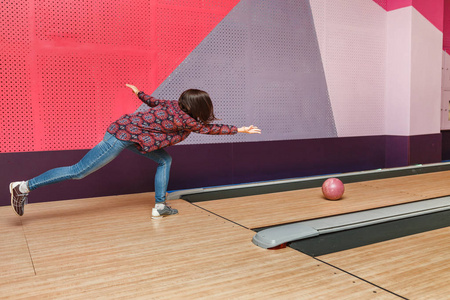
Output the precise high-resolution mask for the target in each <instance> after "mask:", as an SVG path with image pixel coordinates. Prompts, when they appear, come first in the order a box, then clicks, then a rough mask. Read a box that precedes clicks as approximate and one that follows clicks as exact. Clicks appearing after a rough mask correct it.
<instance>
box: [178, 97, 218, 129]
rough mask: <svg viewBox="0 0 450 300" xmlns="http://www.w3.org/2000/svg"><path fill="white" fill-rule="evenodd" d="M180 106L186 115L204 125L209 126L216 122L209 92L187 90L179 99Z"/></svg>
mask: <svg viewBox="0 0 450 300" xmlns="http://www.w3.org/2000/svg"><path fill="white" fill-rule="evenodd" d="M178 104H179V105H180V108H181V109H182V110H183V111H184V112H185V113H187V114H188V115H190V116H191V117H193V118H194V119H196V120H198V121H200V122H202V123H205V124H207V123H209V122H212V121H214V120H216V117H215V116H214V109H213V104H212V102H211V98H209V95H208V93H207V92H204V91H201V90H196V89H190V90H186V91H184V92H183V93H182V94H181V96H180V99H178Z"/></svg>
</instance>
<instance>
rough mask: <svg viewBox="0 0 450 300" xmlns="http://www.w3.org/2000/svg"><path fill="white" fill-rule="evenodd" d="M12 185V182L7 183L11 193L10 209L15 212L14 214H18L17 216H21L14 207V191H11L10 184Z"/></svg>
mask: <svg viewBox="0 0 450 300" xmlns="http://www.w3.org/2000/svg"><path fill="white" fill-rule="evenodd" d="M12 185H13V184H12V183H10V184H9V192H10V193H11V208H12V210H13V211H14V213H15V214H16V215H18V216H19V217H21V215H19V214H18V213H17V211H16V210H15V209H14V192H13V186H12Z"/></svg>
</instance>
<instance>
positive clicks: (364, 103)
mask: <svg viewBox="0 0 450 300" xmlns="http://www.w3.org/2000/svg"><path fill="white" fill-rule="evenodd" d="M378 2H379V4H380V3H381V2H383V1H378ZM381 4H382V3H381ZM311 8H312V12H313V16H314V22H315V28H316V30H317V36H318V40H319V45H320V52H321V55H322V60H323V65H324V69H325V74H326V81H327V85H328V91H329V95H330V100H331V104H332V107H333V114H334V118H335V122H336V129H337V133H338V136H339V137H344V136H366V135H383V134H385V105H384V99H385V88H386V18H387V13H386V11H385V10H384V9H383V8H382V7H380V6H379V5H378V4H377V3H375V2H374V1H349V0H334V1H322V0H311Z"/></svg>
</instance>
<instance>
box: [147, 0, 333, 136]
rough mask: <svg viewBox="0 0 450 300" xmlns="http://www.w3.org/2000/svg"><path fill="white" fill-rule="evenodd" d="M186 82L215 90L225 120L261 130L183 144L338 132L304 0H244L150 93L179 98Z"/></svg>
mask: <svg viewBox="0 0 450 300" xmlns="http://www.w3.org/2000/svg"><path fill="white" fill-rule="evenodd" d="M189 88H198V89H203V90H206V91H207V92H208V93H209V94H210V95H211V98H212V100H213V103H214V107H215V112H216V116H218V117H219V118H220V119H221V121H220V122H222V123H226V124H235V125H237V126H242V125H250V124H255V125H257V126H258V127H260V128H261V129H262V131H263V134H262V135H260V136H259V135H258V136H249V135H237V136H233V137H229V136H215V137H210V136H209V137H205V136H202V135H191V137H190V138H189V139H187V140H186V141H185V142H184V143H185V144H199V143H213V142H231V141H233V142H234V141H252V140H258V141H261V140H265V141H269V140H288V139H307V138H326V137H335V136H336V127H335V124H334V119H333V112H332V109H331V105H330V99H329V96H328V90H327V83H326V80H325V74H324V69H323V65H322V59H321V55H320V51H319V45H318V41H317V36H316V31H315V28H314V20H313V17H312V12H311V8H310V5H309V1H307V0H301V1H259V0H243V1H240V2H239V3H238V4H237V5H236V6H235V7H234V8H233V10H232V11H231V12H230V13H229V14H228V15H227V16H226V17H225V18H224V19H223V20H222V21H221V22H220V23H219V24H218V25H217V26H216V27H215V28H214V29H213V30H212V31H211V32H210V33H209V35H208V36H207V37H206V38H205V39H204V40H203V41H202V42H201V43H200V44H199V45H198V46H197V47H196V48H195V49H194V50H193V51H192V52H191V53H190V54H189V56H188V57H187V58H186V59H185V60H184V61H183V62H182V63H181V64H180V65H179V66H178V67H177V68H176V69H175V70H174V72H173V73H172V74H171V75H170V76H169V77H168V78H167V79H166V80H165V81H164V82H163V83H162V84H161V85H160V86H159V88H158V89H157V90H156V91H155V92H154V93H153V94H154V95H155V97H162V98H164V97H165V98H170V99H178V97H179V94H180V93H181V92H182V91H183V90H185V89H189ZM145 108H146V105H145V104H144V105H142V106H141V108H140V109H145Z"/></svg>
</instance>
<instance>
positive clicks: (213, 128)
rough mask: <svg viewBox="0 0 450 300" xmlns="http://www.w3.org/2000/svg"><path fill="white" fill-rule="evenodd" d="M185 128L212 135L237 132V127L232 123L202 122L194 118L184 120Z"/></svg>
mask: <svg viewBox="0 0 450 300" xmlns="http://www.w3.org/2000/svg"><path fill="white" fill-rule="evenodd" d="M185 128H186V129H187V130H189V131H192V132H195V133H200V134H212V135H232V134H236V133H237V132H238V129H237V127H236V126H234V125H224V124H202V123H200V122H197V121H195V120H194V119H188V120H186V121H185Z"/></svg>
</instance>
